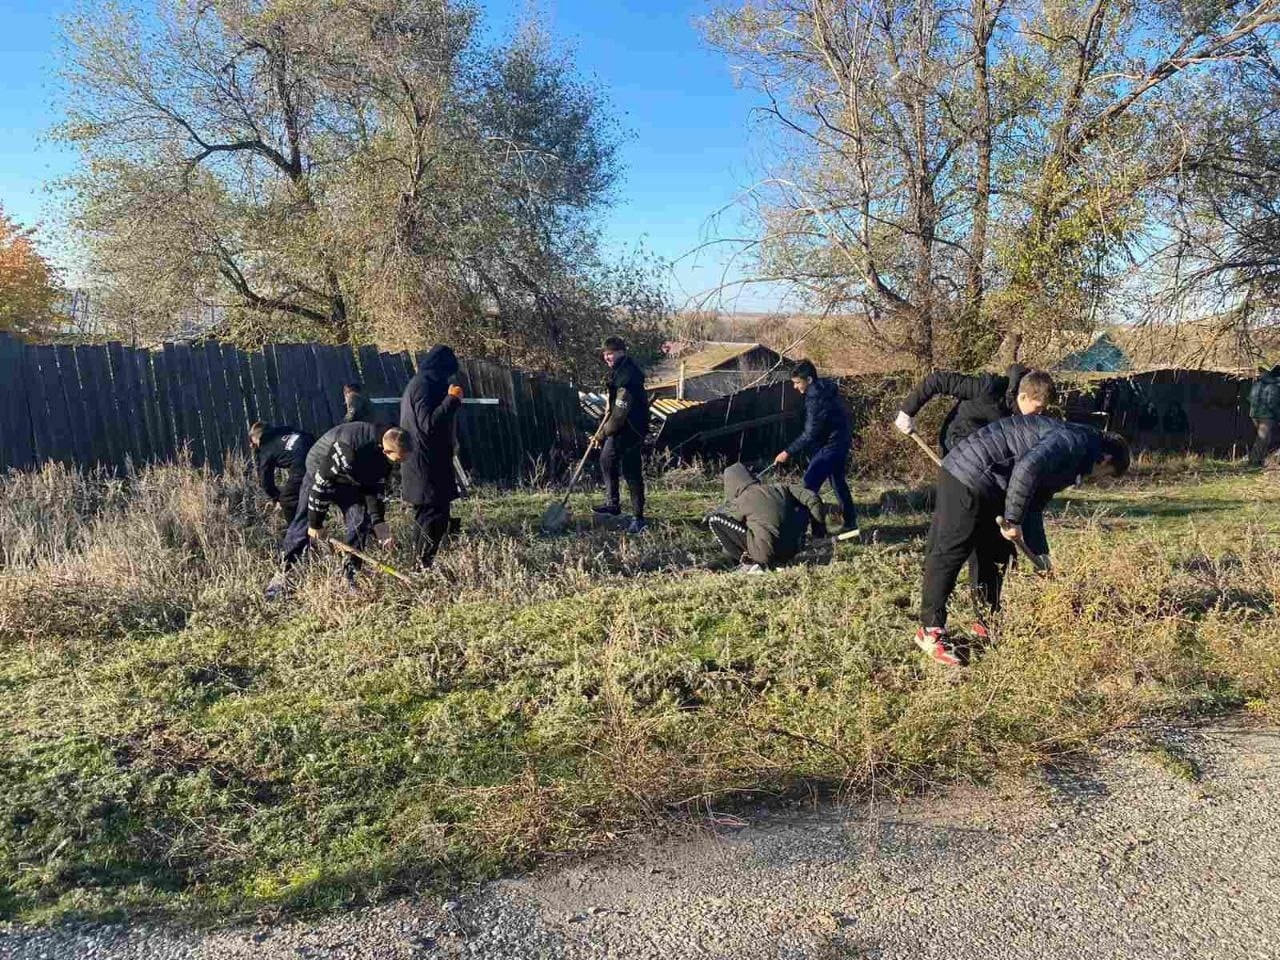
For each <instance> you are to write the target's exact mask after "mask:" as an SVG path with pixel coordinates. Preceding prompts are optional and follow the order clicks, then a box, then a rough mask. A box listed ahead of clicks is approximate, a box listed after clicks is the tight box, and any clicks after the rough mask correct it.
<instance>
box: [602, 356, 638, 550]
mask: <svg viewBox="0 0 1280 960" xmlns="http://www.w3.org/2000/svg"><path fill="white" fill-rule="evenodd" d="M602 354H603V357H604V362H605V363H606V364H608V365H609V395H608V407H607V412H606V415H605V421H604V423H603V424H602V425H601V426H600V430H599V431H598V432H597V434H596V437H595V439H596V440H597V441H601V442H603V444H604V446H603V447H602V448H601V450H600V470H601V471H602V472H603V473H604V493H605V498H604V503H602V504H600V505H599V506H596V507H592V510H594V511H595V513H597V514H600V515H602V516H610V517H616V516H618V514H620V513H621V512H622V507H621V506H620V505H619V500H620V493H621V490H620V488H619V484H618V479H619V476H621V477H622V478H623V479H625V480H626V481H627V493H628V494H629V495H630V496H631V523H630V525H629V526H628V527H627V533H630V534H638V533H643V532H644V531H645V530H646V529H648V524H647V523H646V522H645V519H644V439H645V437H646V436H648V433H649V395H648V394H647V393H646V392H645V386H644V371H643V370H641V369H640V365H639V364H638V363H636V362H635V361H634V360H632V359H631V357H630V356H629V355H628V354H627V345H626V343H624V342H623V340H622V338H621V337H608V338H607V339H606V340H605V342H604V346H603V350H602Z"/></svg>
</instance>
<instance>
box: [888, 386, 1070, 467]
mask: <svg viewBox="0 0 1280 960" xmlns="http://www.w3.org/2000/svg"><path fill="white" fill-rule="evenodd" d="M1053 393H1054V388H1053V378H1052V377H1051V376H1049V374H1047V373H1045V372H1044V371H1043V370H1032V369H1031V368H1030V367H1024V366H1023V365H1022V364H1020V363H1015V364H1013V365H1012V366H1011V367H1009V369H1008V371H1007V372H1006V373H1005V375H1004V376H997V375H995V374H992V373H984V374H981V375H979V376H970V375H968V374H964V373H955V372H953V371H950V370H935V371H934V372H933V373H931V374H929V375H928V376H927V377H925V378H924V379H923V380H921V381H920V382H919V383H918V384H916V388H915V389H914V390H912V391H911V392H910V393H909V394H907V398H906V400H904V401H903V402H902V409H901V410H899V411H898V417H897V419H896V420H895V421H894V424H893V425H894V426H895V427H897V428H898V429H899V430H901V431H902V432H903V433H905V434H912V433H914V432H915V429H916V421H915V417H916V414H918V413H919V412H920V410H921V408H923V407H924V405H925V404H926V403H928V402H929V401H930V400H932V399H933V398H934V397H951V398H953V399H954V400H956V403H955V405H954V406H952V408H951V410H950V412H949V413H948V414H947V416H946V419H945V420H943V421H942V430H941V431H940V432H939V434H938V445H939V446H940V447H941V448H942V455H943V456H944V457H945V456H946V455H947V454H948V453H950V452H951V451H952V450H954V449H955V448H956V447H958V446H959V445H960V444H961V443H962V442H963V441H964V440H965V438H966V437H969V436H971V435H972V434H974V433H977V432H978V431H979V430H981V429H982V428H983V427H985V426H986V425H987V424H989V423H995V422H996V421H997V420H999V419H1001V418H1002V417H1007V416H1010V415H1012V414H1015V413H1021V414H1028V415H1029V414H1036V413H1043V412H1044V409H1045V407H1047V406H1048V405H1049V404H1050V403H1052V402H1053Z"/></svg>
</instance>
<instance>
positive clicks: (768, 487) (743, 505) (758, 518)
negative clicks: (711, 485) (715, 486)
mask: <svg viewBox="0 0 1280 960" xmlns="http://www.w3.org/2000/svg"><path fill="white" fill-rule="evenodd" d="M724 495H725V499H726V500H727V501H728V502H727V503H726V504H725V505H724V506H723V507H721V508H720V509H719V510H718V511H716V512H715V513H713V514H711V516H709V517H708V518H707V525H708V526H709V527H710V528H711V532H712V533H714V534H715V535H716V538H717V539H718V540H719V541H720V545H721V546H722V547H724V551H725V553H727V554H728V555H729V556H730V557H732V558H733V559H735V560H739V561H741V562H742V564H743V565H744V567H745V568H746V569H748V570H750V571H752V572H759V571H761V570H767V569H769V568H770V567H776V566H780V565H782V564H784V563H787V562H789V561H790V560H792V559H793V558H794V557H795V555H796V554H797V553H799V552H800V551H801V549H803V548H804V544H805V534H806V532H808V531H809V530H810V529H812V531H813V534H814V536H819V537H820V536H826V532H827V523H826V506H825V505H824V504H823V502H822V499H821V498H820V497H819V496H818V495H817V494H816V493H815V492H814V491H812V490H810V489H808V488H807V487H802V486H798V485H788V484H781V483H761V482H760V481H759V480H757V479H756V478H755V477H754V476H752V474H751V471H750V470H748V469H747V468H746V466H745V465H743V464H741V463H735V464H731V465H730V466H729V467H728V468H727V469H726V470H725V472H724Z"/></svg>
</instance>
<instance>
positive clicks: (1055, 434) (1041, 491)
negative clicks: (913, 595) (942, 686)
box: [915, 415, 1129, 666]
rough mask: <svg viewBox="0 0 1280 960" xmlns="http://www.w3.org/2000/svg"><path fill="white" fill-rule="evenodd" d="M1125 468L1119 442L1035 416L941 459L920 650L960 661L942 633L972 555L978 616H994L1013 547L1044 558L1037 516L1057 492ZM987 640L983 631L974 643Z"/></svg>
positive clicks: (986, 431) (1007, 423)
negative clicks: (983, 613)
mask: <svg viewBox="0 0 1280 960" xmlns="http://www.w3.org/2000/svg"><path fill="white" fill-rule="evenodd" d="M1128 469H1129V445H1128V444H1127V443H1126V442H1125V440H1124V438H1123V437H1120V436H1118V435H1116V434H1114V433H1102V432H1101V431H1098V430H1095V429H1094V428H1093V427H1086V426H1082V425H1080V424H1075V423H1063V422H1062V421H1061V420H1055V419H1053V418H1052V417H1045V416H1039V415H1037V416H1029V417H1028V416H1013V417H1006V418H1004V419H1003V420H997V421H996V422H995V423H992V424H988V425H987V426H985V427H983V428H982V429H981V430H979V431H978V432H977V433H975V434H973V435H972V436H971V437H969V438H968V439H967V440H964V441H963V442H962V443H961V444H960V445H959V446H957V447H956V448H955V449H954V450H952V451H951V452H950V453H949V454H947V456H946V458H945V459H944V460H943V461H942V469H941V470H939V471H938V499H937V504H936V506H935V508H934V511H933V521H932V523H930V525H929V536H928V540H927V541H926V547H925V549H926V554H925V561H924V584H923V586H922V588H921V600H920V628H919V629H918V630H917V631H916V637H915V642H916V646H918V647H919V648H920V649H921V650H923V651H924V652H925V653H927V654H928V655H929V656H930V657H932V658H933V659H934V660H935V661H937V662H938V663H942V664H945V665H947V666H959V665H961V664H963V663H965V662H966V660H967V659H968V654H969V651H968V644H967V642H956V641H954V640H953V639H952V638H951V637H950V636H948V634H947V601H948V600H949V599H950V597H951V593H952V591H953V590H954V589H955V585H956V578H957V577H958V576H959V574H960V568H961V567H963V566H964V564H965V561H966V560H967V559H968V558H969V556H970V554H973V555H975V557H976V561H975V562H976V568H977V576H978V582H977V590H978V592H979V594H980V596H981V598H982V602H983V608H984V609H986V610H998V609H999V607H1000V589H1001V587H1002V585H1003V582H1004V574H1005V570H1006V568H1007V567H1008V564H1009V562H1010V560H1012V558H1013V553H1014V547H1015V545H1017V544H1019V543H1021V544H1024V545H1025V546H1026V547H1027V548H1028V549H1029V550H1030V552H1031V553H1032V554H1034V555H1036V556H1043V555H1045V554H1047V553H1048V552H1049V544H1048V542H1047V541H1046V539H1045V533H1044V521H1043V510H1044V508H1045V506H1046V505H1047V504H1048V503H1049V501H1050V500H1052V499H1053V496H1054V494H1056V493H1057V492H1058V491H1060V490H1065V489H1066V488H1067V487H1069V486H1071V485H1072V484H1075V483H1079V482H1080V481H1081V480H1082V479H1083V478H1084V477H1089V476H1092V477H1098V478H1102V477H1118V476H1121V475H1122V474H1124V473H1125V471H1127V470H1128ZM977 626H981V624H979V625H977ZM986 636H987V633H986V628H985V626H983V627H982V629H981V631H979V634H978V639H979V640H982V639H985V638H986Z"/></svg>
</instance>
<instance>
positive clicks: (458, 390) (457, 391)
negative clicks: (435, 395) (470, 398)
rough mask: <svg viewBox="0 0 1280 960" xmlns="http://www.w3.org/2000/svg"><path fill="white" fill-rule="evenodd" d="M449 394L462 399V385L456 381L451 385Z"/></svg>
mask: <svg viewBox="0 0 1280 960" xmlns="http://www.w3.org/2000/svg"><path fill="white" fill-rule="evenodd" d="M449 396H451V397H456V398H457V399H459V400H461V399H462V387H460V386H458V385H457V384H456V383H455V384H454V385H453V386H451V387H450V388H449Z"/></svg>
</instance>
